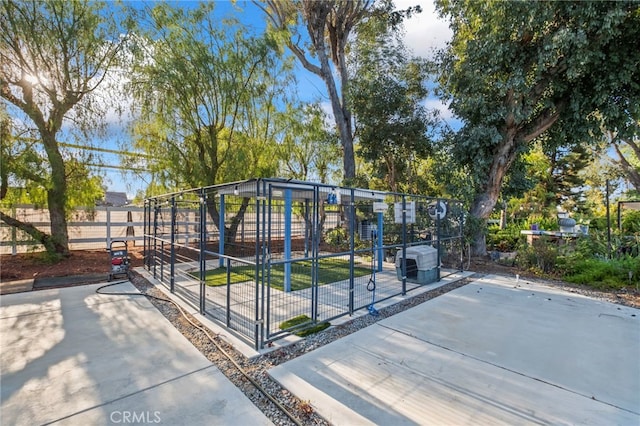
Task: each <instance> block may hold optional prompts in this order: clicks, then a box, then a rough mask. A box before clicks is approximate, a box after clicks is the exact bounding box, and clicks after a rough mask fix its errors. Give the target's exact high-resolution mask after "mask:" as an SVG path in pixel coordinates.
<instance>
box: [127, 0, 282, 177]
mask: <svg viewBox="0 0 640 426" xmlns="http://www.w3.org/2000/svg"><path fill="white" fill-rule="evenodd" d="M212 5H213V3H211V4H206V5H201V6H200V7H199V8H196V9H193V10H191V9H189V10H177V9H173V8H172V7H171V6H170V5H168V4H164V3H162V4H157V5H156V6H155V7H154V8H153V9H152V10H151V11H150V13H149V18H150V19H151V23H152V25H150V26H149V28H147V30H146V34H145V36H146V41H145V44H146V45H147V46H148V48H147V49H146V51H144V52H143V55H142V56H140V57H138V58H137V60H136V67H135V72H134V75H135V78H134V80H133V82H132V85H131V87H132V88H133V90H134V93H135V96H136V98H137V99H138V100H139V102H140V106H141V111H140V112H141V120H140V122H139V123H137V124H136V128H135V129H134V132H135V134H136V140H137V142H136V143H137V144H138V145H139V146H140V147H141V148H143V149H145V150H147V152H149V153H150V154H152V155H153V157H154V158H155V160H154V161H153V164H152V167H153V168H154V170H155V171H156V173H157V174H158V176H160V177H162V179H165V180H166V182H165V183H166V185H167V186H168V187H176V186H177V187H185V186H189V187H198V186H206V185H212V184H215V183H220V182H224V181H233V180H240V179H246V178H249V177H256V176H265V175H273V174H274V173H275V171H276V168H277V166H278V163H277V157H276V156H274V155H273V152H274V148H273V147H272V146H273V144H274V143H275V142H274V138H273V136H274V134H275V130H274V127H273V126H274V123H273V117H274V112H275V111H276V110H277V109H278V108H279V104H280V103H282V102H286V95H287V84H289V83H291V81H292V80H291V79H292V77H291V74H290V69H291V66H290V64H289V62H288V61H287V60H284V59H282V58H281V57H280V56H279V55H278V54H277V51H275V50H273V49H272V48H271V47H272V45H273V40H272V38H271V37H270V36H254V35H252V34H251V33H250V32H249V30H248V29H247V28H245V27H241V26H240V25H239V24H238V22H237V21H235V20H234V19H226V20H220V19H219V18H218V17H217V16H216V15H215V14H214V9H213V6H212ZM150 95H151V96H150ZM160 153H161V155H159V156H158V155H157V154H160Z"/></svg>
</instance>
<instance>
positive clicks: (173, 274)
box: [169, 195, 176, 293]
mask: <svg viewBox="0 0 640 426" xmlns="http://www.w3.org/2000/svg"><path fill="white" fill-rule="evenodd" d="M170 253H171V265H169V271H170V274H171V275H170V277H169V291H171V293H173V292H174V291H175V284H176V196H175V195H173V196H172V197H171V248H170Z"/></svg>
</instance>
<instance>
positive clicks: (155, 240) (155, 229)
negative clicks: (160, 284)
mask: <svg viewBox="0 0 640 426" xmlns="http://www.w3.org/2000/svg"><path fill="white" fill-rule="evenodd" d="M159 209H160V206H159V205H158V200H157V199H155V200H153V278H156V279H157V278H158V275H157V269H158V238H157V236H158V211H159Z"/></svg>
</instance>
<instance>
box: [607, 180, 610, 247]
mask: <svg viewBox="0 0 640 426" xmlns="http://www.w3.org/2000/svg"><path fill="white" fill-rule="evenodd" d="M606 204H607V256H608V258H609V259H611V212H610V211H609V179H607V181H606Z"/></svg>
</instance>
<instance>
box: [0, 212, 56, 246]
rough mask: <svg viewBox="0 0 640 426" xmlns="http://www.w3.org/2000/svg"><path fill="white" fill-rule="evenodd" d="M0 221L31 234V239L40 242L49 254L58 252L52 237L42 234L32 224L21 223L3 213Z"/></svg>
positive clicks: (0, 214)
mask: <svg viewBox="0 0 640 426" xmlns="http://www.w3.org/2000/svg"><path fill="white" fill-rule="evenodd" d="M0 219H1V220H2V221H3V222H4V223H6V224H7V225H9V226H13V227H14V228H18V229H20V230H21V231H24V232H26V233H27V234H29V235H30V236H31V238H33V239H34V240H36V241H38V242H39V243H40V244H42V245H43V246H44V248H45V250H47V253H50V254H54V253H56V252H57V250H56V246H55V244H54V242H53V239H52V238H51V236H50V235H47V234H45V233H44V232H42V231H41V230H39V229H38V228H36V227H35V226H33V225H32V224H30V223H26V222H22V221H19V220H18V219H16V218H13V217H11V216H9V215H7V214H5V213H3V212H1V211H0Z"/></svg>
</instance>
